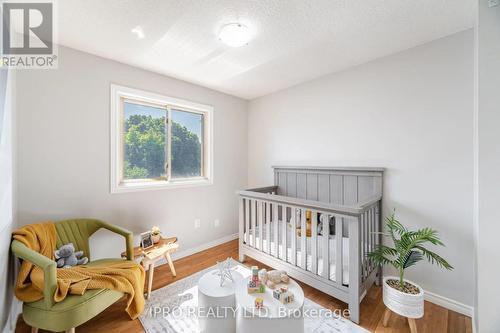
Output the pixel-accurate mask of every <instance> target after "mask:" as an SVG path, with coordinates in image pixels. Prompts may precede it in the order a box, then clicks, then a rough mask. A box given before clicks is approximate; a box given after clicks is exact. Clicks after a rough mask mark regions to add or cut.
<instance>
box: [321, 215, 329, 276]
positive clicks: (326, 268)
mask: <svg viewBox="0 0 500 333" xmlns="http://www.w3.org/2000/svg"><path fill="white" fill-rule="evenodd" d="M321 218H322V219H323V220H322V221H323V223H322V224H323V236H322V241H323V272H322V275H323V277H324V278H325V279H330V217H329V216H328V214H325V213H321Z"/></svg>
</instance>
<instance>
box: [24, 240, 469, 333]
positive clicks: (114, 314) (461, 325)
mask: <svg viewBox="0 0 500 333" xmlns="http://www.w3.org/2000/svg"><path fill="white" fill-rule="evenodd" d="M227 257H232V258H234V259H235V260H238V241H237V240H234V241H231V242H228V243H224V244H222V245H219V246H216V247H213V248H211V249H208V250H206V251H203V252H199V253H196V254H193V255H191V256H189V257H186V258H182V259H180V260H177V261H175V268H176V270H177V277H173V276H172V274H171V273H170V270H169V268H168V265H162V266H159V267H157V268H155V273H154V281H153V289H157V288H161V287H163V286H165V285H167V284H169V283H172V282H173V281H177V280H180V279H182V278H184V277H186V276H189V275H191V274H193V273H195V272H197V271H200V270H202V269H204V268H207V267H210V266H212V265H214V264H215V263H216V262H217V261H221V260H224V259H226V258H227ZM245 264H247V265H258V266H259V267H265V265H263V264H260V263H259V262H257V261H255V260H253V259H250V258H249V259H247V260H246V261H245ZM301 286H302V288H303V289H304V294H305V296H306V297H308V298H309V299H311V300H313V301H314V302H316V303H318V304H320V305H322V306H324V307H325V308H329V309H332V310H335V309H345V308H347V305H346V304H345V303H343V302H341V301H339V300H337V299H335V298H333V297H331V296H328V295H326V294H324V293H322V292H320V291H318V290H316V289H314V288H312V287H310V286H307V285H305V284H302V283H301ZM124 307H125V300H122V301H120V302H117V303H115V304H114V305H113V306H111V307H109V308H108V309H107V310H105V311H104V312H102V313H101V314H99V315H98V316H96V317H95V318H93V319H92V320H90V321H89V322H87V323H85V324H83V325H81V326H79V327H78V328H77V329H76V332H77V333H84V332H98V331H101V332H113V333H122V332H123V333H135V332H144V330H143V328H142V326H141V323H140V322H139V320H130V318H129V317H128V316H127V314H126V313H125V311H124V310H123V309H124ZM384 310H385V307H384V304H383V303H382V289H381V288H380V287H376V286H373V287H372V288H371V289H370V291H369V292H368V294H367V295H366V297H365V298H364V300H363V302H362V303H361V323H360V325H361V326H362V327H364V328H366V329H367V330H369V331H371V332H377V333H409V332H410V328H409V326H408V322H407V320H406V319H405V318H402V317H399V316H397V315H395V314H393V315H392V316H391V318H390V320H389V324H388V326H387V327H383V326H382V320H383V315H384ZM416 322H417V328H418V332H419V333H441V332H446V333H472V323H471V319H470V318H469V317H467V316H464V315H461V314H459V313H456V312H453V311H450V310H447V309H445V308H443V307H441V306H439V305H435V304H433V303H429V302H425V316H424V317H423V318H422V319H418V320H417V321H416ZM28 332H30V327H28V326H27V325H26V324H25V323H24V322H23V321H22V318H21V316H20V318H19V321H18V323H17V327H16V333H28ZM39 332H43V331H42V330H40V331H39Z"/></svg>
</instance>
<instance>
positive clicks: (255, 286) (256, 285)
mask: <svg viewBox="0 0 500 333" xmlns="http://www.w3.org/2000/svg"><path fill="white" fill-rule="evenodd" d="M247 291H248V293H249V294H255V293H260V294H262V293H264V292H266V285H265V284H264V283H263V282H262V281H261V280H260V279H259V268H258V267H257V266H252V276H251V277H250V281H248V285H247Z"/></svg>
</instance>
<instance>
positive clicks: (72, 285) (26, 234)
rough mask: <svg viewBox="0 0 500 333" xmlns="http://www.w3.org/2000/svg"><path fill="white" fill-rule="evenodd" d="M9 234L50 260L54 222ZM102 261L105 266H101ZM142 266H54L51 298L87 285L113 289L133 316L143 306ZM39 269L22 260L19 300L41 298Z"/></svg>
mask: <svg viewBox="0 0 500 333" xmlns="http://www.w3.org/2000/svg"><path fill="white" fill-rule="evenodd" d="M13 238H14V239H16V240H18V241H20V242H21V243H23V244H24V245H26V246H27V247H28V248H30V249H32V250H33V251H36V252H38V253H40V254H42V255H44V256H46V257H48V258H50V259H52V260H54V250H55V248H56V228H55V226H54V223H51V222H47V223H39V224H31V225H27V226H24V227H22V228H21V229H18V230H16V231H14V232H13ZM104 265H105V266H104ZM144 275H145V274H144V269H143V268H142V267H141V266H140V265H138V264H136V263H134V262H132V261H125V260H124V261H117V262H114V263H105V264H103V265H102V266H101V265H93V266H87V265H82V266H75V267H72V268H61V269H57V289H56V292H55V294H54V301H55V302H61V301H62V300H64V299H65V298H66V296H67V295H68V294H72V295H83V293H84V292H85V291H86V290H87V289H113V290H117V291H121V292H123V293H125V294H127V308H126V311H127V313H128V314H129V316H130V318H132V319H135V318H137V317H138V316H139V315H140V314H141V313H142V311H143V310H144V294H143V290H144V289H143V288H144ZM43 289H44V285H43V270H42V269H41V268H40V267H37V266H35V265H33V264H32V263H30V262H29V261H26V260H23V262H22V264H21V269H20V271H19V275H18V277H17V281H16V287H15V294H16V296H17V298H19V299H20V300H21V301H23V302H34V301H38V300H40V299H42V298H43Z"/></svg>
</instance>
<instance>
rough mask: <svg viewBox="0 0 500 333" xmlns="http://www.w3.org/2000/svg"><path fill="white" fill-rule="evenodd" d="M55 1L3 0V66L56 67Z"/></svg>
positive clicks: (0, 63)
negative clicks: (4, 0)
mask: <svg viewBox="0 0 500 333" xmlns="http://www.w3.org/2000/svg"><path fill="white" fill-rule="evenodd" d="M54 36H55V29H54V3H53V2H52V1H43V2H40V1H39V2H35V1H34V2H29V3H27V2H17V1H16V2H14V1H8V2H4V3H3V4H2V58H1V61H0V66H1V67H11V68H25V69H31V68H56V67H57V62H56V61H57V55H56V54H55V53H54V51H55V50H54V49H55V43H54Z"/></svg>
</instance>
